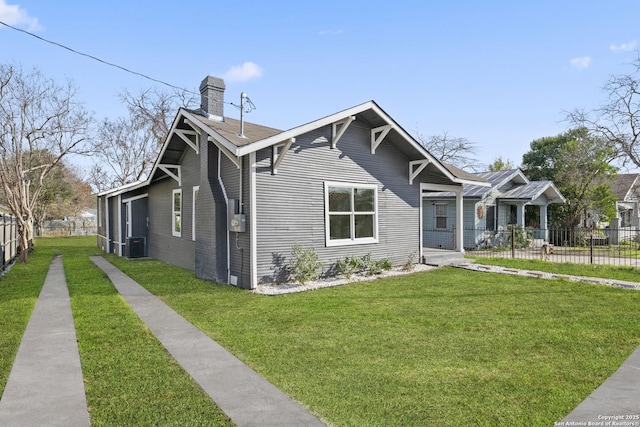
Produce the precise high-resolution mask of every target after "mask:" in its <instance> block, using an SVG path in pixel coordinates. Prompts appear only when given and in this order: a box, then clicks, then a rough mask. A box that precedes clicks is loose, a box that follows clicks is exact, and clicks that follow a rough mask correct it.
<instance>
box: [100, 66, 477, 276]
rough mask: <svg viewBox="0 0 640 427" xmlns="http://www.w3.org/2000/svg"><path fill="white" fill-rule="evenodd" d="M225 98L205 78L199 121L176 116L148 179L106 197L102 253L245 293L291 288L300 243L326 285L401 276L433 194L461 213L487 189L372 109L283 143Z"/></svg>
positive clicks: (340, 116) (417, 250) (286, 137)
mask: <svg viewBox="0 0 640 427" xmlns="http://www.w3.org/2000/svg"><path fill="white" fill-rule="evenodd" d="M224 90H225V85H224V82H223V81H222V80H221V79H219V78H215V77H207V78H206V79H205V80H204V81H203V82H202V84H201V86H200V91H201V94H202V103H201V109H200V110H197V111H192V110H187V109H183V108H181V109H180V110H179V111H178V113H177V116H176V118H175V120H174V122H173V125H172V127H171V131H170V134H169V136H168V137H167V140H166V142H165V144H164V145H163V147H162V150H161V153H160V155H159V158H158V160H157V161H156V163H155V165H154V167H153V169H152V172H151V173H150V176H149V178H148V179H147V180H146V181H144V182H139V183H132V184H128V185H126V186H124V187H120V188H117V189H113V190H109V191H105V192H102V193H100V194H98V246H99V247H100V248H102V249H103V250H105V251H107V252H113V253H116V254H118V255H127V256H130V257H137V256H149V257H152V258H156V259H159V260H163V261H166V262H169V263H171V264H175V265H179V266H182V267H185V268H188V269H191V270H193V271H194V272H195V274H196V276H197V277H200V278H204V279H208V280H215V281H218V282H221V283H230V284H232V285H236V286H239V287H243V288H254V287H256V286H257V284H258V283H260V282H273V281H282V280H285V279H286V275H287V272H286V266H287V264H288V263H289V262H290V260H291V249H292V247H293V245H294V244H295V243H296V242H298V243H300V244H301V245H302V246H303V247H304V248H313V249H314V250H315V251H316V253H317V254H318V256H319V258H320V261H321V262H322V264H323V273H324V274H328V273H329V272H331V271H332V270H333V269H334V268H335V263H336V262H337V261H338V260H339V259H340V258H343V257H345V256H348V255H354V256H364V255H366V254H368V253H371V255H372V257H373V258H375V259H380V258H390V259H391V260H392V261H393V263H394V264H396V265H398V264H402V263H404V262H406V261H407V260H408V258H409V257H410V255H411V254H413V255H414V256H415V255H419V256H420V257H421V256H422V245H421V229H422V228H421V220H422V212H421V210H422V193H423V191H426V190H431V191H454V192H456V194H457V195H458V203H459V206H462V185H463V184H478V185H483V183H484V185H488V184H487V183H485V182H484V181H483V180H482V178H479V177H476V176H474V175H471V174H468V173H466V172H464V171H461V170H459V169H457V168H454V167H452V166H449V165H446V164H444V163H441V162H439V161H438V160H436V159H435V158H434V157H432V156H431V155H430V154H429V153H428V152H427V151H426V150H425V149H424V148H423V147H422V146H421V145H420V144H419V143H418V142H416V141H415V140H414V139H413V138H412V137H411V136H410V135H409V134H408V133H407V132H406V131H405V130H404V129H402V127H400V126H399V125H398V124H397V123H396V122H395V121H394V120H393V119H392V118H391V117H390V116H389V115H388V114H387V113H385V112H384V111H383V110H382V109H381V108H380V107H379V106H378V105H377V104H376V103H375V102H373V101H369V102H365V103H363V104H360V105H357V106H355V107H353V108H349V109H347V110H344V111H340V112H338V113H335V114H332V115H330V116H326V117H323V118H320V119H318V120H315V121H313V122H310V123H307V124H304V125H302V126H298V127H295V128H293V129H290V130H287V131H280V130H277V129H273V128H269V127H265V126H260V125H256V124H252V123H244V122H241V121H238V120H235V119H231V118H228V117H224V111H223V107H224ZM456 238H457V239H458V240H459V241H460V242H462V239H463V236H462V233H460V234H459V236H457V237H456ZM460 247H461V246H460ZM420 259H421V258H420Z"/></svg>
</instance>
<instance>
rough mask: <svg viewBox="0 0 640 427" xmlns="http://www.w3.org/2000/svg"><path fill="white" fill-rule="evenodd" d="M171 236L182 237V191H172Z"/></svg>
mask: <svg viewBox="0 0 640 427" xmlns="http://www.w3.org/2000/svg"><path fill="white" fill-rule="evenodd" d="M171 202H172V203H171V209H172V212H171V234H172V235H174V236H176V237H180V236H182V189H181V188H179V189H177V190H173V196H172V200H171Z"/></svg>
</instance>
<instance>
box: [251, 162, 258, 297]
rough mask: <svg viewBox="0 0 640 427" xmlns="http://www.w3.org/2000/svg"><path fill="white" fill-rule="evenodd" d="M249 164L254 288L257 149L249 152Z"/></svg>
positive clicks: (253, 278) (255, 280)
mask: <svg viewBox="0 0 640 427" xmlns="http://www.w3.org/2000/svg"><path fill="white" fill-rule="evenodd" d="M249 164H250V167H251V173H250V175H249V199H250V206H249V226H250V235H249V237H250V240H251V241H250V254H251V255H250V257H251V260H250V265H251V282H250V283H251V285H250V286H251V289H254V288H255V287H256V286H257V285H258V246H257V243H258V242H257V241H256V238H257V234H258V226H257V213H258V207H257V206H256V178H257V177H256V169H257V165H256V153H255V151H253V152H251V153H250V154H249Z"/></svg>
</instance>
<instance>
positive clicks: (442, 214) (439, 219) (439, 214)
mask: <svg viewBox="0 0 640 427" xmlns="http://www.w3.org/2000/svg"><path fill="white" fill-rule="evenodd" d="M448 210H449V204H448V203H436V212H435V219H436V224H435V226H436V230H446V229H447V213H448V212H447V211H448Z"/></svg>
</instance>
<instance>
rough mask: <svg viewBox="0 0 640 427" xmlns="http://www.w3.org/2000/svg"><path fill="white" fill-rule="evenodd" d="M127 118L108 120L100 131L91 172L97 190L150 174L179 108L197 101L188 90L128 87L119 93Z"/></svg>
mask: <svg viewBox="0 0 640 427" xmlns="http://www.w3.org/2000/svg"><path fill="white" fill-rule="evenodd" d="M118 96H119V98H120V100H121V101H122V102H123V103H124V104H125V105H126V107H127V110H128V113H129V115H128V117H126V118H122V117H121V118H117V119H115V120H109V119H105V120H104V121H103V122H102V126H101V127H100V129H99V130H98V137H97V141H96V145H95V155H96V161H95V162H94V164H93V165H92V167H91V169H90V171H89V177H88V179H89V182H90V183H91V184H92V185H93V187H94V188H96V189H97V190H98V191H101V190H105V189H108V188H111V187H115V186H121V185H124V184H127V183H130V182H135V181H140V180H142V179H144V178H146V177H147V175H148V174H149V172H151V168H152V167H153V163H154V161H155V159H156V158H157V156H158V153H159V151H160V149H161V148H162V144H163V143H164V141H165V139H166V138H167V135H168V134H169V131H170V127H171V123H172V120H173V118H174V115H175V112H176V110H177V109H178V107H181V106H185V107H188V106H189V105H191V104H193V103H194V99H195V98H194V95H193V93H191V92H189V91H186V90H185V91H174V92H171V93H168V92H162V91H159V90H157V89H155V88H153V89H146V90H143V91H141V92H140V93H139V94H138V95H132V94H131V93H130V92H128V91H127V90H126V89H125V90H123V92H122V93H120V94H119V95H118Z"/></svg>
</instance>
